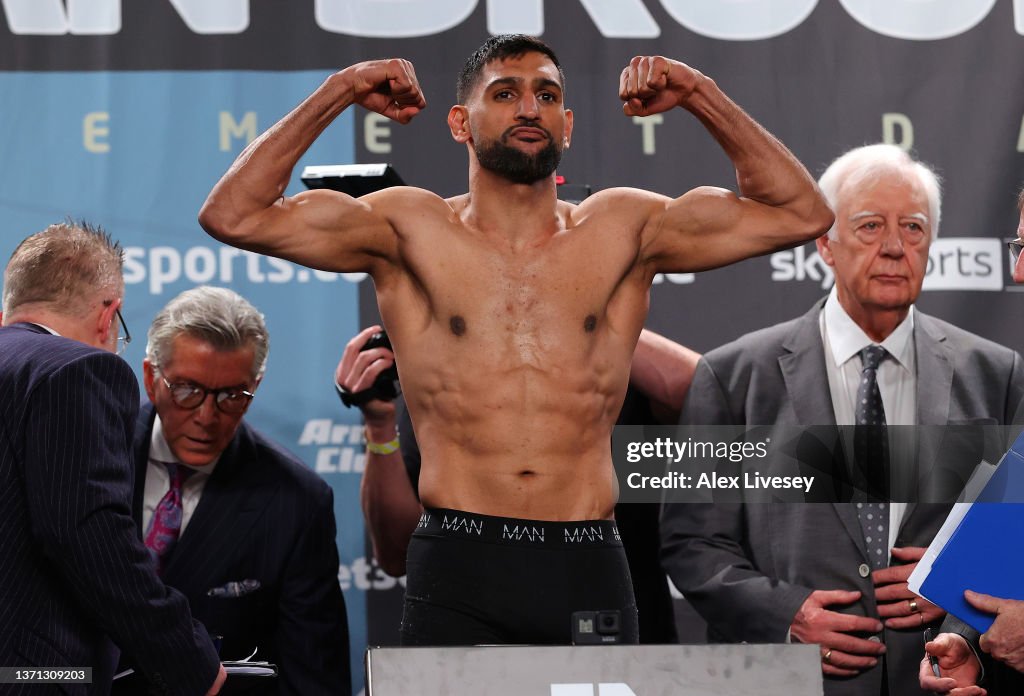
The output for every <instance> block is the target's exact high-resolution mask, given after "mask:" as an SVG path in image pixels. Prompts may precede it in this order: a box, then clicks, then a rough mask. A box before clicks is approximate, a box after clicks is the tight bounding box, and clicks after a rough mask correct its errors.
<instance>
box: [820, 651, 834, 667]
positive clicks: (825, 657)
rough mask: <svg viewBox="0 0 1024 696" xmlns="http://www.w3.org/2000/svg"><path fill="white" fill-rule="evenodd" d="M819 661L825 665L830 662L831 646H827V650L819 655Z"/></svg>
mask: <svg viewBox="0 0 1024 696" xmlns="http://www.w3.org/2000/svg"><path fill="white" fill-rule="evenodd" d="M821 661H822V662H824V663H825V664H826V665H829V664H832V648H829V649H828V651H827V652H826V653H825V654H824V655H822V656H821Z"/></svg>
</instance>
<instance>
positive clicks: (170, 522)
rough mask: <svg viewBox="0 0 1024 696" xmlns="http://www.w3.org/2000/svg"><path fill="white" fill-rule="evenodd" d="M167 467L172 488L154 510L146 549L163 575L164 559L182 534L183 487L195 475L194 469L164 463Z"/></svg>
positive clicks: (147, 535) (157, 569)
mask: <svg viewBox="0 0 1024 696" xmlns="http://www.w3.org/2000/svg"><path fill="white" fill-rule="evenodd" d="M162 463H163V464H164V466H166V467H167V473H168V475H169V476H170V479H171V487H170V488H169V489H168V490H167V493H165V494H164V497H163V498H161V499H160V502H159V503H157V505H156V509H155V510H153V520H152V522H151V523H150V525H149V532H148V533H147V534H146V548H148V549H149V552H150V553H151V554H153V558H154V559H156V572H157V573H159V574H162V573H163V570H164V558H165V557H166V556H167V553H168V552H169V551H170V550H171V549H173V548H174V543H175V542H176V541H178V535H179V534H180V533H181V486H182V484H184V483H185V480H186V479H187V478H188V477H189V476H191V475H192V474H193V473H195V470H194V469H190V468H188V467H187V466H179V465H177V464H172V463H170V462H162Z"/></svg>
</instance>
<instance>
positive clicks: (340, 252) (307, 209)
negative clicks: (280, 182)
mask: <svg viewBox="0 0 1024 696" xmlns="http://www.w3.org/2000/svg"><path fill="white" fill-rule="evenodd" d="M383 193H385V192H384V191H380V192H378V193H377V194H372V196H363V197H361V198H352V197H351V196H348V195H346V194H344V193H339V192H337V191H328V190H326V189H317V190H313V191H303V192H302V193H299V194H296V195H295V196H290V197H285V198H281V199H279V200H278V201H276V202H275V203H274V204H273V205H271V206H270V207H269V208H266V209H265V210H261V211H259V212H257V213H253V214H251V215H249V216H248V217H246V218H245V219H244V220H243V221H242V222H241V223H239V224H238V225H237V227H236V228H235V233H234V235H232V238H231V240H222V241H225V242H226V243H228V244H231V245H233V246H237V247H240V248H242V249H246V250H248V251H254V252H257V253H260V254H267V255H270V256H277V257H279V258H283V259H287V260H289V261H294V262H295V263H299V264H302V265H303V266H309V267H310V268H316V269H319V270H323V271H335V272H339V273H355V272H372V271H373V270H374V264H375V262H376V261H378V260H394V259H395V258H396V249H397V242H396V240H397V235H396V233H395V228H394V226H393V225H392V223H391V220H390V219H389V217H388V216H386V215H384V214H382V213H381V212H379V210H378V209H383V208H385V205H384V203H385V201H386V200H387V199H388V198H389V197H390V198H391V199H394V198H396V196H395V195H394V192H393V191H392V192H391V195H390V196H389V197H381V196H380V195H379V194H383ZM373 196H376V198H373ZM382 198H383V200H382ZM215 236H216V235H215Z"/></svg>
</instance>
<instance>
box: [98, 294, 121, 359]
mask: <svg viewBox="0 0 1024 696" xmlns="http://www.w3.org/2000/svg"><path fill="white" fill-rule="evenodd" d="M120 307H121V298H118V299H116V300H114V301H113V302H111V303H110V304H109V305H104V304H102V303H101V304H100V311H99V314H97V316H96V325H95V336H96V346H97V347H102V348H107V349H108V350H111V348H110V346H111V344H112V341H111V340H110V339H111V332H113V331H116V330H117V329H115V328H114V322H116V321H117V310H118V309H119V308H120Z"/></svg>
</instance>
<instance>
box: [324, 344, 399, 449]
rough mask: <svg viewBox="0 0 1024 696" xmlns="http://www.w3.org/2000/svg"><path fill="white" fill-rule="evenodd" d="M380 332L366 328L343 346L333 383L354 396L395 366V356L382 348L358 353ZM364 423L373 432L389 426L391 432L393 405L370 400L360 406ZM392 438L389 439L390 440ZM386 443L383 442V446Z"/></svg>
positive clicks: (391, 402)
mask: <svg viewBox="0 0 1024 696" xmlns="http://www.w3.org/2000/svg"><path fill="white" fill-rule="evenodd" d="M380 331H382V329H381V327H380V326H376V325H374V326H368V327H366V328H365V329H363V330H362V331H360V332H359V333H357V334H356V335H355V336H354V337H353V338H352V340H350V341H349V342H348V343H347V344H346V345H345V351H344V352H343V353H342V354H341V360H339V361H338V366H337V367H336V368H335V369H334V381H335V382H336V383H337V384H338V385H339V386H341V387H344V388H345V389H347V390H348V391H349V392H351V393H353V394H355V393H358V392H361V391H363V390H364V389H369V388H370V387H371V386H373V383H374V381H376V379H377V377H378V376H380V373H381V372H383V371H384V370H386V369H388V368H389V367H391V366H392V365H394V364H395V354H394V353H392V352H391V351H390V350H388V349H387V348H385V347H383V346H379V347H377V348H371V349H369V350H360V349H361V348H362V347H363V346H365V345H366V342H367V341H368V340H370V336H372V335H373V334H375V333H378V332H380ZM359 410H360V411H362V412H363V417H364V418H365V419H366V427H367V428H369V429H370V430H371V432H372V431H373V430H374V428H375V427H380V426H388V427H390V428H391V429H392V430H393V429H394V424H395V402H394V401H382V400H381V399H372V400H370V401H367V402H366V403H364V404H360V405H359ZM392 437H394V436H393V435H391V436H389V437H388V438H387V440H390V439H391V438H392ZM387 440H382V442H386V441H387Z"/></svg>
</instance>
